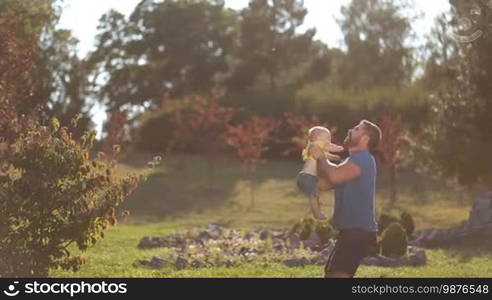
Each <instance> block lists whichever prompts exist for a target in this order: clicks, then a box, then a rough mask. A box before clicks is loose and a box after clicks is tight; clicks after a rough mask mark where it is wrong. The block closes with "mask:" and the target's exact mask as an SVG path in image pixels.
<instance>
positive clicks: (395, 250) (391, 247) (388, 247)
mask: <svg viewBox="0 0 492 300" xmlns="http://www.w3.org/2000/svg"><path fill="white" fill-rule="evenodd" d="M380 245H381V253H382V254H383V255H384V256H389V257H400V256H403V255H405V254H406V253H407V232H406V231H405V229H404V228H403V227H402V226H401V225H400V224H399V223H392V224H391V225H389V227H388V228H386V229H385V230H384V232H383V236H382V238H381V242H380Z"/></svg>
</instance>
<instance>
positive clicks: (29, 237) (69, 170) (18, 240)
mask: <svg viewBox="0 0 492 300" xmlns="http://www.w3.org/2000/svg"><path fill="white" fill-rule="evenodd" d="M95 136H96V132H95V131H93V132H91V133H88V132H86V133H85V134H84V135H83V136H82V137H80V139H77V140H74V139H73V138H72V135H71V134H70V132H69V131H68V129H67V128H66V127H61V128H60V124H59V122H58V120H56V119H53V120H52V123H51V126H50V128H47V127H45V126H40V125H38V124H37V123H36V122H34V121H33V122H32V123H30V124H29V126H28V127H26V129H25V130H24V131H22V132H21V133H20V135H19V136H18V137H17V138H16V139H15V140H14V141H13V142H12V144H11V145H10V146H9V147H0V149H1V150H0V151H1V153H0V156H2V157H3V158H4V159H3V161H2V163H1V165H0V277H31V276H33V277H44V276H48V275H49V271H50V269H54V268H62V269H72V270H74V271H75V270H77V269H79V267H80V266H81V265H82V264H83V262H84V260H83V258H82V257H81V256H75V257H74V256H71V254H70V251H69V246H70V245H72V244H74V245H76V246H77V248H78V249H80V250H82V251H83V250H86V249H87V248H88V247H90V246H92V245H94V244H95V243H96V242H97V241H98V240H99V239H101V238H103V237H104V230H105V229H107V228H108V226H111V225H115V224H116V221H117V219H116V214H115V209H116V207H117V206H118V205H119V204H120V203H121V202H122V201H123V200H124V199H125V198H126V197H127V196H128V195H129V194H130V193H131V192H132V191H133V190H134V189H135V188H136V187H137V185H138V183H139V181H141V180H143V179H144V178H145V175H144V174H141V175H134V174H132V175H127V176H122V175H117V174H116V162H115V161H110V160H108V159H106V155H105V154H104V153H102V152H101V153H100V154H99V155H98V156H97V157H96V158H94V159H90V157H89V151H90V149H91V148H92V145H93V141H94V139H95ZM157 160H158V159H156V161H157ZM154 163H155V162H154Z"/></svg>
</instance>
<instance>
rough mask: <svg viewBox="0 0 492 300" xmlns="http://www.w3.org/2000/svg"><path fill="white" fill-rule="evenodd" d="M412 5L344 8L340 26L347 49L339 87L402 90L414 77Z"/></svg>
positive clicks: (376, 2)
mask: <svg viewBox="0 0 492 300" xmlns="http://www.w3.org/2000/svg"><path fill="white" fill-rule="evenodd" d="M409 8H411V5H410V3H409V1H405V0H404V1H390V0H352V1H351V2H350V4H349V5H347V6H344V7H342V10H341V13H342V18H341V19H340V20H339V22H338V23H339V25H340V28H341V30H342V33H343V35H344V41H345V45H346V46H347V56H346V59H345V60H344V61H343V63H342V67H341V68H340V72H341V73H340V85H341V86H342V87H343V88H350V87H353V88H355V89H357V90H361V89H367V88H370V87H373V86H397V87H403V86H404V85H405V84H408V83H410V79H411V75H412V73H413V69H414V65H413V58H412V55H413V49H412V47H411V46H409V45H408V42H409V39H410V38H411V37H412V30H411V22H412V21H413V20H414V18H415V17H414V16H412V15H411V14H410V13H409V12H408V9H409Z"/></svg>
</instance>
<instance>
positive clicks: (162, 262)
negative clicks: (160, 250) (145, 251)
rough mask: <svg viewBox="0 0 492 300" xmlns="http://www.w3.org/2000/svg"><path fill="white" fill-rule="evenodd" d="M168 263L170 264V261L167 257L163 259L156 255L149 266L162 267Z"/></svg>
mask: <svg viewBox="0 0 492 300" xmlns="http://www.w3.org/2000/svg"><path fill="white" fill-rule="evenodd" d="M168 264H169V262H168V261H166V260H165V259H162V258H159V257H157V256H154V257H152V259H151V260H150V262H149V264H148V266H149V267H151V268H154V269H161V268H163V267H165V266H166V265H168Z"/></svg>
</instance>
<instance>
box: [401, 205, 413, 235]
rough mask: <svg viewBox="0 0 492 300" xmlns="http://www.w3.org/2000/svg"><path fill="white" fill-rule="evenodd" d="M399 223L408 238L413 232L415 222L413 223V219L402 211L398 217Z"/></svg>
mask: <svg viewBox="0 0 492 300" xmlns="http://www.w3.org/2000/svg"><path fill="white" fill-rule="evenodd" d="M400 223H401V225H402V226H403V228H405V231H406V232H407V235H408V236H412V234H413V232H414V231H415V222H414V221H413V217H412V215H411V214H409V213H408V212H406V211H404V212H402V213H401V215H400Z"/></svg>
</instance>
